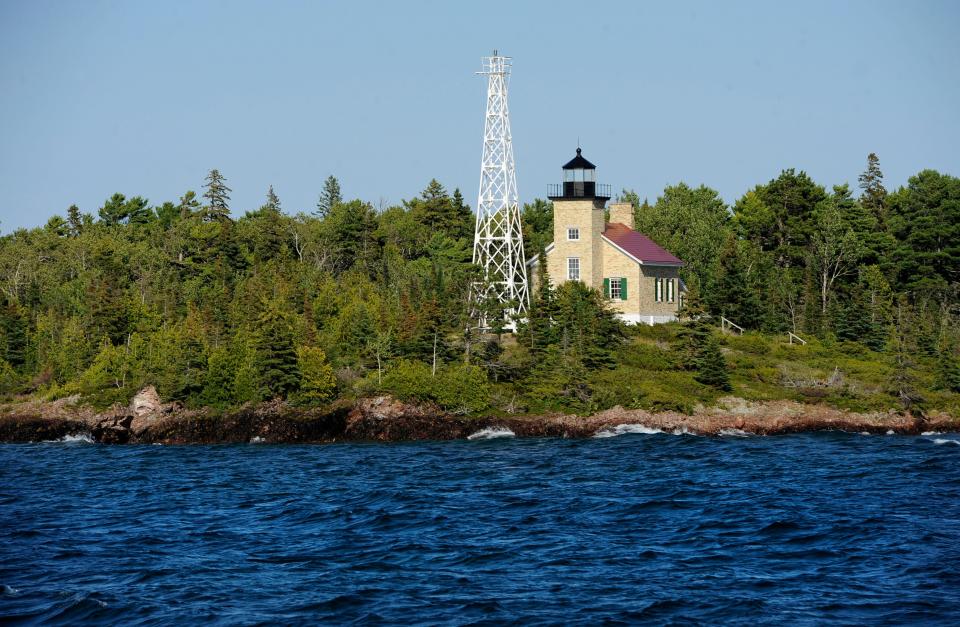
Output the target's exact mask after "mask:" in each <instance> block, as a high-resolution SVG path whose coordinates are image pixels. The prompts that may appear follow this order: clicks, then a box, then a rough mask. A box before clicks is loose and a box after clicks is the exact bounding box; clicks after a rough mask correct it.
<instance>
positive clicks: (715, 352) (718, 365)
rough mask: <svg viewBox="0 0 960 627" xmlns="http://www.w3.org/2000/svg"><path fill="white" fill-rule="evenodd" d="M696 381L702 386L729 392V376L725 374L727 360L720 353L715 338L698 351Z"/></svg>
mask: <svg viewBox="0 0 960 627" xmlns="http://www.w3.org/2000/svg"><path fill="white" fill-rule="evenodd" d="M695 378H696V380H697V381H699V382H700V383H702V384H704V385H709V386H711V387H715V388H717V389H718V390H725V391H729V390H731V389H733V388H732V387H731V386H730V375H729V373H728V372H727V360H726V359H724V358H723V353H721V352H720V346H719V345H718V344H717V341H716V339H715V338H710V339H709V340H707V343H706V344H704V345H703V348H702V349H701V350H700V355H699V357H698V359H697V376H696V377H695Z"/></svg>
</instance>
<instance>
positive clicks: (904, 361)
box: [890, 299, 923, 410]
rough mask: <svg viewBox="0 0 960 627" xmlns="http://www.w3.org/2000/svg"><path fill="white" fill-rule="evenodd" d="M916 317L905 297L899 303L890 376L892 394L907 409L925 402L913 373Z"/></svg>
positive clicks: (894, 329)
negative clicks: (913, 332) (913, 334)
mask: <svg viewBox="0 0 960 627" xmlns="http://www.w3.org/2000/svg"><path fill="white" fill-rule="evenodd" d="M914 324H915V319H914V315H913V311H912V309H911V308H910V306H909V304H907V302H906V300H905V299H901V301H900V302H899V303H898V304H897V323H896V325H895V326H894V328H893V342H892V343H893V349H894V354H893V374H892V375H891V377H890V394H891V395H892V396H893V397H894V398H896V399H897V400H898V401H900V404H901V405H902V406H903V408H904V409H905V410H910V409H911V408H912V407H914V406H915V405H916V404H918V403H921V402H923V398H922V397H921V396H920V394H919V392H917V380H916V376H915V375H914V373H913V369H914V367H915V365H916V364H915V363H914V360H913V354H914V353H915V352H916V348H917V347H916V343H915V341H914V338H913V336H912V331H913V325H914Z"/></svg>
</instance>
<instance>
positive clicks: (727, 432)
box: [717, 427, 753, 438]
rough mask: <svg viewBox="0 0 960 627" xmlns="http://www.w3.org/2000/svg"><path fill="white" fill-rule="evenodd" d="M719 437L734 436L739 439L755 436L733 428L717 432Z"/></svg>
mask: <svg viewBox="0 0 960 627" xmlns="http://www.w3.org/2000/svg"><path fill="white" fill-rule="evenodd" d="M717 435H720V436H733V437H737V438H749V437H750V436H751V435H753V434H751V433H747V432H746V431H744V430H743V429H733V428H730V427H727V428H725V429H720V430H719V431H717Z"/></svg>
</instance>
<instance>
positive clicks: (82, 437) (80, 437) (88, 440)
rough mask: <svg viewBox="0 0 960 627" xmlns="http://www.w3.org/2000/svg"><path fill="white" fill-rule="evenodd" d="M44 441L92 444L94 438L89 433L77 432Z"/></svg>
mask: <svg viewBox="0 0 960 627" xmlns="http://www.w3.org/2000/svg"><path fill="white" fill-rule="evenodd" d="M44 442H47V443H52V442H56V443H63V444H93V443H94V439H93V436H92V435H90V434H89V433H77V434H70V435H65V436H63V437H62V438H60V439H59V440H44Z"/></svg>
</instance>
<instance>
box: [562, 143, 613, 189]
mask: <svg viewBox="0 0 960 627" xmlns="http://www.w3.org/2000/svg"><path fill="white" fill-rule="evenodd" d="M561 192H562V193H561ZM549 197H550V199H551V200H558V199H559V200H562V199H573V198H584V199H593V198H596V199H601V200H609V199H610V186H609V185H599V186H598V185H597V166H595V165H593V164H592V163H590V162H589V161H587V160H586V158H584V156H583V155H582V154H581V151H580V148H577V156H576V157H574V158H573V159H571V160H570V161H568V162H567V163H566V165H564V166H563V184H562V186H561V185H551V186H550V193H549Z"/></svg>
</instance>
